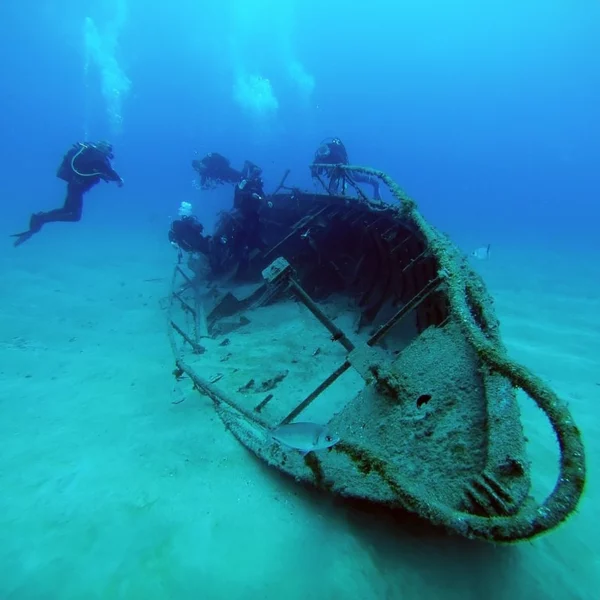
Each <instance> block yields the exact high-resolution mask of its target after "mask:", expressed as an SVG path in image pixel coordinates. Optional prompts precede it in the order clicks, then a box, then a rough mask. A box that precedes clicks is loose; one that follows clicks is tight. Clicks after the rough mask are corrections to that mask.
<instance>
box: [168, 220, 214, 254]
mask: <svg viewBox="0 0 600 600" xmlns="http://www.w3.org/2000/svg"><path fill="white" fill-rule="evenodd" d="M203 231H204V226H203V225H202V223H200V221H198V219H197V218H196V217H194V216H189V217H181V218H180V219H176V220H175V221H173V222H172V223H171V229H169V241H170V242H171V243H172V244H176V245H177V246H179V247H180V248H181V249H182V250H183V251H184V252H202V254H208V252H209V250H210V237H204V236H203V235H202V232H203Z"/></svg>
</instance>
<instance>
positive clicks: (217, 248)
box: [169, 152, 273, 275]
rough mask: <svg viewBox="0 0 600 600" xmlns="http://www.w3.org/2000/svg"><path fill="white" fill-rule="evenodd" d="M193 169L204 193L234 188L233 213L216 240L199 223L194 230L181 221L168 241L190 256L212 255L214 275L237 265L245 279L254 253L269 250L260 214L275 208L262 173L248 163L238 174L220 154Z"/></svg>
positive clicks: (196, 162)
mask: <svg viewBox="0 0 600 600" xmlns="http://www.w3.org/2000/svg"><path fill="white" fill-rule="evenodd" d="M192 168H193V169H194V170H195V171H197V172H198V174H199V175H200V188H201V189H203V190H207V189H214V188H215V187H217V185H222V184H233V185H235V190H234V195H233V210H231V211H227V212H224V213H223V215H222V217H221V219H220V220H219V222H218V223H217V225H216V228H215V234H214V236H213V237H203V236H202V235H201V234H202V230H203V228H202V225H201V224H200V223H197V224H196V225H194V226H193V227H192V226H191V223H190V222H189V221H187V220H185V219H180V220H179V221H174V222H173V224H172V225H171V231H170V232H169V239H170V240H171V242H172V243H174V244H176V245H177V246H179V247H180V248H182V249H183V250H185V251H187V252H192V251H197V252H202V253H203V254H209V255H210V256H209V258H210V261H211V265H212V268H213V272H220V271H222V270H223V269H226V268H229V267H231V266H232V265H233V264H237V274H238V275H242V274H243V272H244V271H245V270H246V267H247V266H248V264H249V263H250V261H251V259H252V256H253V255H254V253H255V252H256V251H261V250H264V248H265V247H266V244H265V242H264V240H263V239H262V236H261V230H262V225H261V212H262V211H263V210H264V209H265V207H269V208H271V207H272V206H273V205H272V203H271V202H270V201H268V200H266V199H265V192H264V187H263V186H264V183H263V179H262V169H261V168H260V167H259V166H257V165H255V164H254V163H253V162H251V161H249V160H246V161H244V165H243V167H242V170H241V171H238V170H236V169H234V168H232V167H231V165H230V162H229V160H228V159H227V158H225V157H224V156H223V155H221V154H219V153H217V152H211V153H209V154H207V155H206V156H204V158H202V159H200V160H193V161H192ZM184 228H185V234H184ZM192 229H193V231H192ZM188 235H189V237H187V236H188ZM190 249H191V250H190Z"/></svg>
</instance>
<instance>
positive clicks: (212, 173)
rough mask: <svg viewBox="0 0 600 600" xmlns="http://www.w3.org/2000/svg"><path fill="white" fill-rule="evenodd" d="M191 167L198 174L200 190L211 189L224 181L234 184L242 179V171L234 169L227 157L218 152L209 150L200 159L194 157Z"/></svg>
mask: <svg viewBox="0 0 600 600" xmlns="http://www.w3.org/2000/svg"><path fill="white" fill-rule="evenodd" d="M192 168H193V169H194V171H196V172H197V173H198V175H199V176H200V189H201V190H212V189H215V188H216V187H217V186H218V185H223V184H226V183H230V184H233V185H236V184H237V183H239V182H240V181H241V180H242V172H241V171H238V170H236V169H234V168H233V167H232V166H231V164H230V162H229V159H228V158H225V157H224V156H223V155H222V154H219V153H218V152H209V153H208V154H207V155H205V156H204V157H202V158H201V159H194V160H193V161H192Z"/></svg>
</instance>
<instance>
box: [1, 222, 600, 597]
mask: <svg viewBox="0 0 600 600" xmlns="http://www.w3.org/2000/svg"><path fill="white" fill-rule="evenodd" d="M72 230H73V229H71V230H69V233H71V231H72ZM65 231H66V229H65ZM69 238H70V239H68V240H65V242H64V244H65V246H69V247H70V246H71V245H72V244H77V243H78V233H77V232H75V233H73V234H72V235H70V236H69ZM34 241H35V244H34ZM79 242H82V240H79ZM119 242H120V240H117V241H116V242H115V241H114V240H113V245H112V247H111V248H105V249H103V255H102V257H101V258H100V257H96V258H94V257H92V256H85V254H82V253H81V248H80V247H77V249H78V251H77V252H76V253H73V252H71V251H70V250H69V248H68V247H65V248H61V249H60V250H55V249H52V248H51V247H50V245H49V243H47V242H45V240H44V239H43V238H42V236H40V240H39V241H38V240H37V239H36V240H32V242H30V243H29V244H30V245H29V246H28V245H25V246H23V247H22V248H20V249H19V251H17V254H16V255H15V253H13V252H12V248H11V249H10V250H7V251H6V252H5V254H4V255H3V256H1V257H0V260H1V261H2V265H1V267H2V272H3V273H4V281H3V294H2V315H1V322H0V385H1V392H0V394H1V395H0V439H1V440H2V453H1V454H0V484H1V489H2V494H1V495H0V572H1V577H0V598H2V599H3V600H4V599H9V598H10V599H18V600H20V599H27V600H29V599H37V598H40V599H41V598H43V599H44V600H53V599H61V600H66V599H71V598H73V599H75V598H86V599H94V598H128V599H129V598H144V599H145V600H150V599H152V598H177V599H187V598H190V599H191V598H203V599H206V600H210V599H212V598H227V599H231V600H234V599H237V598H240V599H242V598H264V599H270V598H278V599H279V598H286V599H296V598H298V599H303V600H307V599H312V598H314V599H319V600H321V599H323V600H326V599H329V598H331V599H339V598H345V599H355V598H356V599H361V600H369V599H371V598H373V599H381V598H391V599H395V598H420V599H429V598H431V599H433V598H457V599H459V598H460V599H470V598H473V599H475V598H482V597H485V598H489V599H501V598H502V599H504V598H506V599H508V598H510V599H519V598H523V599H525V598H534V599H537V598H556V599H560V600H567V599H571V598H573V599H578V598H581V599H588V598H589V599H590V600H592V599H594V598H597V597H598V596H597V595H596V591H597V590H598V589H600V550H599V546H598V544H597V539H598V537H599V536H600V526H599V525H598V521H597V519H596V510H595V506H597V505H598V502H599V501H600V492H599V490H598V486H597V482H596V481H595V480H594V479H593V478H590V483H589V485H588V489H587V490H586V496H585V497H584V500H583V502H582V503H581V507H580V511H579V512H578V514H577V515H575V516H574V517H573V518H572V519H570V520H569V522H568V523H566V524H564V525H563V526H562V527H561V528H559V529H558V530H557V531H555V532H553V533H551V534H550V535H547V536H544V537H542V538H540V539H539V540H535V541H534V542H533V543H526V544H522V545H519V546H516V547H493V546H491V545H488V544H482V543H477V542H468V541H466V540H461V539H445V538H439V537H437V536H432V535H431V534H427V535H424V536H420V535H417V534H416V533H415V532H414V531H408V530H406V529H403V528H402V526H401V525H399V524H395V523H392V522H391V520H390V517H388V516H386V517H377V516H376V515H367V514H363V513H360V512H356V511H355V510H351V509H348V508H347V507H343V506H337V503H335V502H333V501H332V499H330V498H328V497H327V496H324V495H320V494H317V493H314V492H312V491H310V490H304V489H302V488H300V487H298V486H297V485H296V484H295V483H294V482H292V481H288V480H287V479H284V478H282V477H281V476H279V475H278V474H277V473H275V472H273V471H271V470H269V469H267V468H266V467H264V466H263V465H262V464H261V463H259V462H258V461H257V460H256V459H254V458H253V457H252V456H251V455H250V454H249V453H248V452H247V451H245V450H244V448H242V447H241V446H240V445H239V443H238V442H237V441H235V440H234V439H233V438H232V436H231V435H230V434H229V433H228V432H226V431H225V430H224V427H223V426H222V424H221V422H220V421H219V419H218V418H217V417H216V416H215V414H214V411H213V409H212V406H211V404H210V402H209V401H208V400H207V399H205V398H202V397H200V396H197V397H194V398H188V399H186V401H185V402H183V403H181V404H176V405H174V404H172V400H173V393H172V389H173V382H174V379H173V376H172V374H171V371H172V369H173V360H172V357H171V354H170V351H169V347H168V343H167V339H166V334H165V331H166V325H165V320H164V313H163V312H162V311H161V310H160V308H159V300H160V299H161V298H162V297H163V296H164V295H166V293H167V292H168V280H169V276H170V266H171V259H172V258H173V256H172V254H171V253H170V248H169V247H168V246H167V245H165V246H164V247H163V246H160V245H158V242H157V243H156V245H154V244H153V241H152V240H139V244H138V245H137V246H136V245H132V244H131V241H130V240H122V248H121V247H120V246H119ZM160 242H161V243H162V240H160ZM140 248H143V249H144V250H141V249H140ZM21 251H22V252H21ZM73 254H74V255H73ZM40 256H43V257H44V261H43V264H42V265H38V264H37V263H38V261H39V260H40ZM506 260H508V259H506ZM510 265H511V263H508V262H506V261H505V263H504V264H500V263H498V266H496V265H495V264H494V263H489V264H487V265H485V268H486V269H488V270H489V273H487V275H486V278H488V277H489V280H490V281H491V288H492V291H493V292H494V293H495V296H496V298H497V303H496V304H497V310H498V313H499V316H500V317H501V320H502V326H503V332H504V335H505V338H506V341H507V344H508V346H509V350H510V352H511V354H512V356H513V357H515V358H516V359H518V360H521V361H523V362H524V363H525V364H527V365H528V366H530V367H532V368H533V369H534V370H536V372H538V374H539V375H541V376H542V377H544V378H546V379H547V380H549V381H550V382H551V384H552V385H553V386H554V387H555V388H556V389H557V391H558V392H559V393H560V394H561V395H562V396H563V397H565V398H566V399H567V400H568V401H569V402H570V406H571V409H572V411H573V413H574V415H575V418H576V419H577V421H578V423H579V424H580V426H581V428H582V430H583V431H584V434H585V439H586V442H587V446H588V462H589V464H590V471H592V470H593V469H594V464H597V460H598V458H599V455H600V452H599V443H598V441H597V440H598V437H599V435H598V434H599V433H600V432H599V431H598V429H599V427H598V412H597V411H598V409H597V403H595V401H594V400H595V398H597V395H598V392H599V391H600V387H598V384H599V383H600V379H599V375H598V373H600V365H599V363H598V356H600V311H599V308H600V306H599V303H598V300H597V299H596V298H597V292H596V295H595V296H594V295H593V294H591V295H586V293H585V291H583V292H581V293H580V294H579V295H577V292H576V291H572V292H569V293H567V292H566V291H565V289H564V287H560V286H558V284H556V285H555V289H552V288H551V287H550V286H549V285H548V282H547V281H546V280H544V285H543V286H541V285H539V282H537V281H532V280H531V279H528V278H526V277H522V278H519V273H522V272H521V271H515V273H516V274H513V275H511V276H510V277H509V274H510V273H509V271H508V269H509V268H510ZM495 268H496V269H497V270H496V271H494V269H495ZM154 279H161V280H159V281H155V280H154ZM148 280H153V281H148ZM519 286H522V287H520V291H517V289H519ZM316 345H318V344H316ZM307 346H308V347H312V341H311V340H307ZM523 414H524V420H525V422H526V425H527V434H528V437H529V439H530V441H531V455H532V458H533V460H534V462H535V464H534V466H535V467H536V469H537V471H536V475H535V487H536V490H538V491H539V492H540V493H541V492H544V491H547V489H548V488H549V487H550V486H552V485H553V477H554V475H555V471H556V466H555V465H556V448H555V443H554V441H553V439H552V437H551V436H550V434H549V432H548V427H547V425H546V422H545V420H544V419H543V417H542V416H541V414H540V413H539V411H538V410H537V409H535V407H534V406H533V404H532V403H531V401H529V400H524V402H523Z"/></svg>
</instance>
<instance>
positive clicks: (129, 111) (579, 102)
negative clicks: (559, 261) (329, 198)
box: [0, 0, 600, 242]
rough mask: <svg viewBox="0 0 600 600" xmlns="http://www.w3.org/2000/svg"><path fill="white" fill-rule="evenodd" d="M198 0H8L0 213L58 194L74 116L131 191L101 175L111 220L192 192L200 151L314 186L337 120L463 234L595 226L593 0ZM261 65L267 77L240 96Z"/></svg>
mask: <svg viewBox="0 0 600 600" xmlns="http://www.w3.org/2000/svg"><path fill="white" fill-rule="evenodd" d="M206 4H207V3H204V2H192V1H188V2H183V1H182V2H179V3H177V5H175V6H171V5H163V4H161V3H151V4H150V5H148V3H146V2H138V1H136V0H112V1H110V2H104V1H102V2H100V1H98V2H81V3H74V2H69V1H66V0H63V1H60V0H59V1H57V2H38V1H35V2H34V1H33V0H24V1H23V2H20V3H19V4H17V3H15V2H6V3H3V7H2V8H1V9H0V11H1V13H0V14H1V17H2V18H1V19H0V28H1V29H0V32H1V35H2V45H3V52H2V56H1V58H0V61H1V62H0V81H1V84H2V108H3V110H2V112H1V114H0V123H1V130H2V132H3V136H4V140H3V141H4V143H3V144H2V148H1V149H0V153H1V154H0V160H1V161H2V171H3V173H4V177H3V178H2V183H1V184H0V185H1V188H0V190H1V193H2V198H3V199H4V200H3V205H4V211H5V219H3V220H4V222H10V223H11V225H12V224H13V223H14V224H17V222H22V223H24V222H25V221H26V216H27V215H28V213H29V212H30V211H32V210H34V209H36V208H37V207H39V206H40V204H42V205H43V206H44V207H45V206H47V205H49V204H56V203H57V202H59V201H60V196H61V194H62V192H61V189H60V185H59V184H58V182H56V181H54V180H53V177H54V171H55V169H56V166H57V164H58V162H59V160H60V157H61V156H62V153H63V152H64V151H65V150H66V148H67V147H68V146H69V145H70V144H71V143H72V142H74V141H76V140H80V139H82V138H83V137H84V136H86V134H87V136H88V137H89V138H91V139H99V138H109V139H110V140H111V141H113V143H114V145H115V150H116V160H117V162H116V166H117V168H118V170H119V171H120V172H122V174H123V176H124V178H125V179H126V184H127V188H126V189H127V206H126V207H124V206H123V203H120V201H119V199H118V198H119V194H120V192H117V191H115V190H114V189H112V188H110V189H108V188H105V189H102V191H100V190H94V195H95V196H102V198H103V201H105V202H106V205H107V210H106V211H98V214H96V215H95V216H94V218H95V219H96V222H98V223H100V222H102V225H103V226H104V227H106V228H107V232H108V231H110V227H114V226H115V219H121V218H122V219H128V221H129V222H128V223H127V225H126V226H127V227H130V226H136V225H135V224H134V223H131V222H130V219H131V216H132V215H133V214H138V215H144V214H146V213H149V212H152V213H156V214H165V215H166V214H169V213H170V212H172V210H173V206H174V205H175V204H178V202H179V201H180V200H181V199H194V198H195V199H196V200H197V202H198V203H199V204H200V203H201V202H202V200H201V199H200V197H199V196H198V195H197V194H196V195H194V192H193V189H192V187H191V180H192V178H193V175H194V173H193V171H192V170H191V168H190V160H191V158H192V157H193V154H194V152H196V151H197V152H198V153H200V154H204V153H205V152H208V151H211V150H217V151H220V152H221V153H223V154H225V155H227V156H228V157H230V158H231V160H232V163H233V164H234V165H236V166H239V165H241V162H242V161H243V160H244V159H245V158H250V159H251V160H253V161H254V162H256V163H258V164H260V165H262V166H263V168H264V170H265V176H266V179H267V184H269V183H270V184H271V185H272V186H274V185H276V181H278V179H279V177H280V176H281V173H282V172H283V170H284V169H285V168H288V167H289V168H291V169H292V179H293V181H294V182H295V183H298V184H304V185H309V184H310V180H309V176H308V169H307V164H308V163H309V162H310V160H311V157H312V154H313V152H314V149H315V147H316V146H317V145H318V142H319V141H320V140H321V139H322V138H324V137H325V136H329V135H337V136H339V137H341V138H342V140H343V141H344V142H345V143H346V146H347V147H348V149H349V153H350V157H351V160H352V162H355V163H358V164H369V165H373V166H376V167H378V168H381V169H384V170H386V171H388V172H389V173H390V174H391V175H392V176H393V177H394V178H396V179H397V181H398V182H399V183H400V184H401V185H402V186H403V187H404V188H405V189H406V190H407V191H408V192H409V193H410V194H411V195H412V196H413V197H415V198H416V199H418V200H419V201H420V203H421V206H422V208H423V210H424V212H425V214H426V215H427V216H428V217H430V218H431V219H432V221H433V222H434V223H435V224H437V225H439V226H440V227H442V228H446V229H448V230H450V231H453V232H456V233H457V234H461V233H462V232H463V230H467V231H470V232H473V231H477V230H479V231H481V235H480V236H479V237H480V238H481V242H484V241H486V239H487V238H490V239H495V238H499V237H502V234H503V233H504V232H505V231H506V229H507V228H510V229H511V230H513V231H514V233H515V235H517V236H520V237H522V236H534V237H537V236H540V237H548V238H549V237H550V236H553V235H556V234H557V233H559V234H560V235H562V236H566V237H567V238H573V240H574V241H580V240H581V238H582V237H585V236H589V235H591V234H593V231H594V227H595V225H594V219H595V216H596V212H595V209H594V201H595V199H596V198H597V190H598V188H599V184H600V170H599V169H597V168H596V167H597V165H598V162H599V157H600V148H599V147H598V143H597V140H598V139H599V138H600V135H599V134H600V119H598V111H599V109H598V107H599V106H600V69H598V68H597V57H598V51H599V46H600V41H599V40H600V37H599V36H598V35H597V31H598V25H599V23H600V6H599V5H598V3H597V2H592V1H591V0H589V1H584V2H578V3H572V2H567V1H560V0H555V1H553V2H541V1H539V2H537V1H528V2H491V3H486V6H485V8H482V7H481V5H480V3H478V2H475V1H472V2H471V1H461V2H453V3H444V2H435V1H428V2H420V3H418V4H417V3H412V4H408V3H403V4H401V5H399V6H398V5H397V3H392V2H383V1H377V0H376V1H374V2H371V3H369V6H368V9H361V10H350V9H349V8H348V4H347V3H346V2H342V1H335V0H334V1H330V2H318V3H316V2H310V1H308V2H293V1H289V0H286V1H284V2H269V1H266V0H263V1H258V0H238V1H237V2H236V1H229V2H223V3H208V7H207V6H206ZM86 19H87V20H88V21H87V23H88V36H87V41H86ZM90 29H91V30H92V34H89V30H90ZM86 62H87V69H86ZM257 77H261V78H265V79H268V81H269V84H267V85H266V86H265V87H264V88H262V89H261V88H260V86H258V87H256V88H254V89H253V88H252V87H251V86H250V89H247V90H242V91H241V92H240V93H239V94H236V87H240V86H242V87H243V82H244V81H246V80H252V78H257ZM111 111H113V112H116V113H117V115H112V117H114V118H112V117H111V114H110V112H111ZM115 119H117V120H120V121H121V123H120V125H119V126H118V127H116V126H115V123H114V121H115ZM111 121H113V122H111ZM124 193H125V192H123V194H124ZM51 197H52V198H51ZM228 201H229V198H227V197H226V194H224V198H223V204H224V205H225V204H226V203H227V202H228ZM117 206H118V211H117V210H116V207H117ZM116 212H118V215H116V214H115V213H116ZM483 238H486V239H483Z"/></svg>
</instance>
